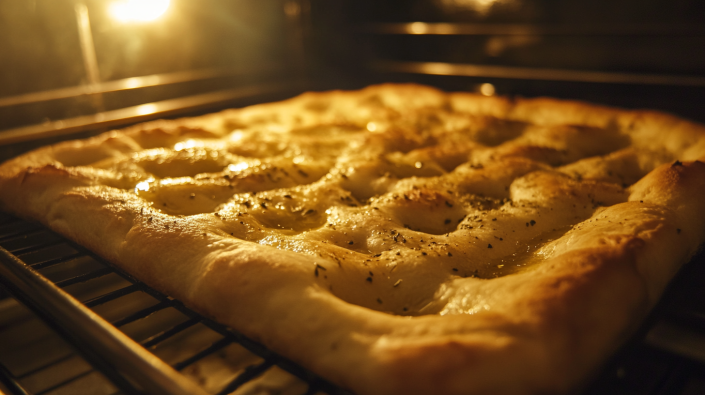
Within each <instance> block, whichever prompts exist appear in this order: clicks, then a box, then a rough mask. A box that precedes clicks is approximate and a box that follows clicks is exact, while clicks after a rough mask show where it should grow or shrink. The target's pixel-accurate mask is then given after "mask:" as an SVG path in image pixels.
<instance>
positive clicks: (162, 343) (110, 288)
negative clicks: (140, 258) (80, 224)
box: [0, 213, 348, 395]
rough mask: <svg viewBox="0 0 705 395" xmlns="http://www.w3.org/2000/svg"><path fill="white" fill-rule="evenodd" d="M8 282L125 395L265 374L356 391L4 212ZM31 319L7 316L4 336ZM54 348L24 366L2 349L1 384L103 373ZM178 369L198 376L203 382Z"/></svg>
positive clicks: (238, 384) (222, 390)
mask: <svg viewBox="0 0 705 395" xmlns="http://www.w3.org/2000/svg"><path fill="white" fill-rule="evenodd" d="M0 280H1V281H2V282H1V283H2V284H3V285H4V286H5V287H7V289H8V290H10V291H11V293H12V294H13V295H14V296H15V297H17V298H18V299H19V300H21V301H22V302H23V303H24V304H26V305H28V306H30V307H31V308H32V310H34V311H35V312H36V313H37V314H38V315H39V316H40V317H41V318H42V319H43V320H44V321H45V322H46V323H47V324H48V325H49V326H50V327H52V328H53V329H54V330H56V331H57V332H59V333H60V334H61V335H62V336H63V337H64V338H66V339H67V340H68V341H69V342H70V343H71V344H72V345H73V346H74V347H76V349H78V351H79V352H80V353H81V355H83V356H84V357H85V358H86V359H87V360H89V361H90V362H91V363H92V364H93V366H95V367H96V368H97V369H99V370H100V372H101V373H102V374H103V375H105V376H106V377H108V378H109V379H110V381H111V382H112V384H114V385H116V386H117V387H118V388H119V389H120V390H121V391H122V393H128V394H131V393H149V394H180V393H183V394H187V393H189V394H198V393H206V392H207V393H216V394H223V395H224V394H229V393H232V392H233V391H236V390H237V389H238V388H243V386H248V385H249V386H261V387H262V388H266V386H267V385H269V384H267V381H266V380H265V379H263V377H265V378H266V377H267V376H270V378H269V380H270V381H274V382H278V383H279V384H281V383H282V382H283V383H284V384H283V385H286V386H287V388H289V389H290V390H291V389H293V390H294V391H296V390H298V391H299V393H306V394H316V393H320V394H323V393H328V394H339V395H343V394H348V393H347V392H346V391H344V390H342V389H339V388H337V387H336V386H334V385H332V384H330V383H328V382H327V381H325V380H323V379H321V378H320V377H318V376H316V375H315V374H313V373H310V372H308V371H306V370H305V369H303V368H301V367H299V366H298V365H296V364H294V363H293V362H291V361H289V360H287V359H285V358H283V357H280V356H278V355H276V354H274V353H272V352H270V351H269V350H267V349H265V348H264V347H262V346H261V345H259V344H257V343H255V342H252V341H251V340H249V339H247V338H245V337H244V336H242V335H241V334H239V333H237V332H234V331H232V330H231V329H229V328H226V327H224V326H222V325H220V324H217V323H215V322H213V321H210V320H209V319H206V318H204V317H201V316H199V315H197V314H196V313H194V312H193V311H191V310H189V309H188V308H186V307H185V306H183V305H182V304H181V303H180V302H178V301H176V300H174V299H171V298H169V297H166V296H164V295H162V294H160V293H158V292H156V291H154V290H153V289H151V288H149V287H147V286H146V285H144V284H142V283H140V282H139V281H137V280H134V279H133V278H131V277H130V276H129V275H127V274H125V273H123V272H122V271H120V270H119V269H116V268H113V267H112V266H110V265H109V264H107V263H106V262H104V261H103V260H101V259H100V258H98V257H96V256H94V255H93V254H91V253H90V252H88V251H86V250H84V249H83V248H82V247H80V246H77V245H74V244H73V243H70V242H67V241H66V240H64V239H63V238H61V237H60V236H57V235H56V234H54V233H52V232H50V231H47V230H46V229H44V228H43V227H42V226H40V225H38V224H35V223H31V222H27V221H22V220H18V219H15V218H12V217H9V216H5V215H4V214H2V213H0ZM69 295H71V296H69ZM6 300H7V299H6ZM18 322H19V323H18ZM23 322H24V321H23V320H21V319H20V320H17V319H16V320H15V322H0V338H1V337H3V336H6V335H7V333H6V332H8V331H10V332H12V326H13V325H22V324H23ZM108 322H110V324H108ZM111 324H112V325H111ZM117 328H119V330H118V329H117ZM5 340H7V339H5ZM0 343H3V342H2V341H0ZM138 344H140V345H141V346H142V347H144V348H146V349H148V350H150V351H152V353H150V352H147V351H146V350H145V349H144V348H142V347H140V346H138ZM20 346H21V345H20ZM8 347H9V348H12V344H9V342H7V341H5V345H4V346H0V349H3V348H4V349H5V353H6V354H8V355H9V354H12V353H11V352H7V349H8ZM50 350H51V352H48V353H46V354H39V355H35V356H34V358H33V360H32V361H31V363H30V367H26V368H24V369H20V370H21V371H19V372H13V371H11V369H9V368H8V367H7V366H6V365H5V364H6V361H5V360H4V358H3V357H2V356H0V383H3V384H4V385H5V387H6V388H7V389H8V391H12V392H11V393H12V394H29V393H35V394H37V395H40V394H50V393H54V392H55V391H57V390H58V389H59V388H60V387H62V386H68V385H69V384H71V383H73V382H75V381H77V380H80V379H82V378H85V377H87V376H89V375H91V374H95V372H94V371H93V370H92V369H90V368H89V367H88V366H87V365H86V364H85V362H81V361H80V358H79V360H78V361H76V359H77V356H76V355H75V353H74V352H73V351H71V350H70V349H66V348H65V347H64V348H63V349H62V348H61V347H57V346H55V347H51V348H50ZM16 351H17V350H16ZM21 351H22V350H19V352H21ZM57 351H58V355H56V354H57V353H56V352H57ZM62 351H63V352H62ZM25 352H28V351H25ZM0 354H2V353H0ZM155 355H156V356H155ZM69 361H72V363H73V365H75V366H79V365H80V366H82V368H81V369H78V370H76V369H73V370H71V369H69V370H70V371H71V374H70V375H69V376H68V377H61V378H60V379H57V378H56V377H54V376H56V370H57V369H58V368H59V367H60V366H61V365H64V364H66V363H67V362H69ZM4 365H5V366H4ZM64 370H65V369H64ZM52 371H53V372H52ZM176 371H180V372H182V373H184V372H185V374H186V376H188V377H191V378H192V379H196V380H198V381H200V384H201V385H202V386H203V387H205V389H202V388H200V387H198V386H196V385H195V384H194V383H193V381H192V380H187V379H185V378H184V376H182V375H180V374H178V373H176ZM203 374H206V376H205V377H204V376H203ZM42 375H44V378H43V379H42ZM37 377H39V379H37ZM42 380H43V381H44V382H42ZM258 380H260V381H261V382H258ZM47 381H50V382H51V383H50V384H47V383H46V382H47ZM30 387H33V388H30ZM0 388H1V387H0ZM100 388H102V390H103V391H104V393H105V394H111V393H114V392H115V391H116V389H115V388H114V387H112V386H111V385H110V384H103V385H102V387H100ZM204 390H205V391H206V392H204ZM30 391H32V392H30Z"/></svg>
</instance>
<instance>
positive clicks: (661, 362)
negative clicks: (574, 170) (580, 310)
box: [0, 0, 705, 395]
mask: <svg viewBox="0 0 705 395" xmlns="http://www.w3.org/2000/svg"><path fill="white" fill-rule="evenodd" d="M135 3H139V2H134V1H128V0H115V1H102V0H100V1H99V0H82V1H81V0H61V1H55V0H28V1H26V2H2V4H0V33H2V36H1V37H3V38H1V39H0V54H2V55H0V160H4V159H7V158H10V157H12V156H15V155H18V154H20V153H22V152H25V151H27V150H29V149H32V148H35V147H38V146H40V145H43V144H48V143H52V142H57V141H61V140H65V139H72V138H81V137H86V136H91V135H95V134H98V133H101V132H104V131H107V130H110V129H112V128H118V127H123V126H127V125H130V124H134V123H137V122H141V121H145V120H149V119H156V118H165V117H166V118H169V117H180V116H188V115H197V114H202V113H207V112H211V111H216V110H218V109H223V108H227V107H240V106H245V105H249V104H254V103H260V102H266V101H273V100H279V99H284V98H287V97H291V96H293V95H296V94H298V93H301V92H304V91H307V90H325V89H354V88H361V87H364V86H366V85H369V84H371V83H378V82H418V83H424V84H429V85H433V86H436V87H439V88H442V89H445V90H449V91H453V90H456V91H457V90H463V91H474V92H478V93H481V94H484V95H520V96H526V97H534V96H552V97H559V98H567V99H578V100H587V101H593V102H599V103H604V104H609V105H615V106H621V107H626V108H655V109H659V110H663V111H667V112H671V113H675V114H677V115H680V116H683V117H686V118H690V119H694V120H698V121H701V122H705V112H703V110H702V107H703V103H705V51H703V50H702V49H703V48H705V3H703V2H699V1H695V0H679V1H669V2H666V1H659V0H653V1H648V2H644V1H639V2H637V1H634V0H631V1H618V2H614V1H606V0H599V1H554V0H412V1H401V0H390V1H386V2H378V1H372V0H358V1H350V0H345V1H337V2H330V1H323V0H274V1H268V2H257V1H249V0H202V1H198V2H193V1H188V0H171V1H168V0H150V1H144V2H142V3H143V5H144V4H148V3H149V4H152V8H150V9H140V8H139V7H138V8H134V9H131V8H130V7H137V6H135V5H134V4H135ZM160 7H161V8H160ZM130 10H132V11H130ZM160 11H161V12H162V13H161V14H159V12H160ZM155 15H156V16H155ZM0 193H2V192H1V191H0ZM0 247H1V249H0V261H1V262H0V263H1V264H2V265H1V266H0V392H4V393H7V394H36V395H39V394H80V393H85V394H116V393H126V394H128V393H129V394H131V393H150V394H160V393H164V394H177V393H195V392H193V391H203V392H204V393H212V394H229V393H236V394H346V393H348V392H347V391H346V390H345V389H343V388H338V387H336V386H335V385H333V384H331V383H329V382H327V381H326V380H325V379H324V378H321V377H319V376H317V375H315V374H314V373H312V372H309V371H306V370H305V369H303V368H301V367H299V366H297V365H296V364H294V363H293V362H291V361H288V360H286V359H285V358H283V357H281V356H278V355H276V354H274V353H272V352H271V351H269V350H267V349H266V348H264V347H262V346H261V345H259V344H257V343H256V342H253V341H251V340H250V339H246V338H244V337H243V336H242V335H240V334H238V333H237V332H235V331H232V330H231V329H228V328H225V327H223V326H222V325H219V324H217V323H214V322H212V321H210V320H208V319H207V318H205V317H201V316H199V315H198V314H196V313H194V312H192V311H190V310H189V309H187V308H186V307H184V306H183V305H182V304H180V303H179V302H178V301H176V300H173V299H171V298H169V297H168V296H165V295H161V294H159V293H158V292H156V291H154V290H152V289H150V288H149V287H146V286H145V285H143V284H141V283H140V282H139V281H136V280H135V279H133V278H131V277H130V276H129V275H126V274H125V273H123V272H121V271H120V270H118V269H116V268H114V267H112V266H111V265H110V264H108V263H106V262H104V261H103V260H101V259H100V258H98V257H96V256H94V255H93V254H91V253H90V252H89V251H86V250H84V249H83V248H81V247H80V246H77V245H75V244H73V243H71V242H69V241H66V240H64V239H63V238H61V237H59V236H57V235H55V234H53V233H52V232H50V231H48V230H46V229H44V228H42V227H41V226H39V225H37V224H35V223H32V222H28V221H25V220H22V219H18V218H15V217H12V216H10V215H7V214H0ZM37 274H38V275H39V276H37ZM47 280H48V281H47ZM57 289H58V290H62V291H63V292H64V293H61V292H60V291H57ZM57 292H58V293H57ZM65 294H68V295H71V296H72V297H73V298H75V299H76V300H78V301H80V302H81V303H80V304H81V305H82V306H79V307H76V306H74V305H72V303H73V302H72V301H71V299H69V298H65ZM62 295H64V296H62ZM56 303H58V304H56ZM86 308H87V309H88V310H86ZM94 313H95V314H97V315H98V316H99V317H102V321H101V320H100V319H98V318H95V317H94V316H92V315H91V314H94ZM73 314H77V316H75V320H71V319H68V318H69V317H73ZM86 317H88V318H90V319H91V320H92V321H95V322H98V321H101V322H103V323H108V326H109V327H110V328H118V329H119V331H120V332H121V333H123V334H124V335H127V339H126V338H125V337H124V336H123V337H120V336H121V335H116V334H115V333H114V332H111V329H105V328H106V326H101V325H98V326H97V327H96V328H95V330H90V331H88V333H84V331H86V329H85V328H83V327H81V326H78V325H77V322H81V321H80V320H81V319H85V318H86ZM91 317H92V318H91ZM92 321H91V322H92ZM96 342H97V343H96ZM112 342H117V343H116V344H117V345H116V346H114V347H113V348H111V347H112V346H110V347H108V345H112V344H113V343H112ZM137 344H139V345H141V346H142V347H144V348H145V349H147V350H148V351H149V353H150V354H144V353H142V352H141V351H139V350H138V351H135V347H137V348H138V349H139V346H137ZM115 347H116V348H115ZM151 355H154V356H156V357H157V358H158V359H159V361H161V362H159V361H156V362H155V361H154V360H153V359H150V358H153V357H151ZM132 358H136V359H132ZM140 361H141V362H140ZM142 364H143V365H142ZM177 372H179V373H177ZM184 376H185V377H187V380H188V381H187V382H184V380H183V377H184ZM702 377H705V255H704V254H700V255H699V256H697V257H696V258H695V259H693V261H692V262H690V263H689V264H688V265H687V266H686V267H684V269H683V270H682V271H681V273H680V274H679V276H678V278H677V279H676V280H675V281H674V282H673V284H672V285H671V287H670V288H669V289H668V291H667V293H666V295H665V296H664V298H663V300H662V302H661V303H660V304H659V305H658V306H657V308H656V309H655V311H654V312H653V313H652V315H651V316H650V317H649V318H648V320H647V321H646V322H645V323H644V325H643V326H642V327H641V328H640V329H639V330H638V331H637V332H636V333H635V334H634V336H633V337H632V339H631V340H630V341H629V342H628V343H627V344H626V345H625V346H624V347H623V348H622V349H621V350H620V351H619V352H618V353H616V355H615V356H614V357H613V358H612V359H611V360H610V361H608V362H607V363H606V364H605V365H604V366H603V367H602V369H601V370H600V371H599V372H595V374H594V376H593V378H592V380H591V381H590V382H589V383H586V385H585V387H584V388H582V389H581V390H580V391H579V393H581V394H585V395H588V394H589V395H593V394H595V395H596V394H654V395H656V394H681V395H693V394H702V393H705V380H704V379H703V378H702ZM193 383H196V385H197V387H198V389H197V390H194V389H193V388H192V387H191V385H192V384H193Z"/></svg>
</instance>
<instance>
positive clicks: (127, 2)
mask: <svg viewBox="0 0 705 395" xmlns="http://www.w3.org/2000/svg"><path fill="white" fill-rule="evenodd" d="M170 3H171V0H114V1H113V2H112V3H111V4H110V8H109V9H110V15H112V16H113V18H115V19H117V20H118V21H120V22H149V21H153V20H155V19H157V18H159V17H160V16H162V15H163V14H164V13H165V12H166V10H167V9H168V8H169V4H170Z"/></svg>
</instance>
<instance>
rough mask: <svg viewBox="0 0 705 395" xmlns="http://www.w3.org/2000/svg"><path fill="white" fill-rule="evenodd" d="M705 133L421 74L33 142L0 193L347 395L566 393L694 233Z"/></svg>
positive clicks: (624, 328) (687, 249)
mask: <svg viewBox="0 0 705 395" xmlns="http://www.w3.org/2000/svg"><path fill="white" fill-rule="evenodd" d="M698 159H705V129H704V128H703V127H702V126H700V125H696V124H693V123H689V122H687V121H683V120H680V119H678V118H675V117H672V116H669V115H664V114H659V113H653V112H631V111H623V110H616V109H611V108H605V107H599V106H593V105H588V104H584V103H577V102H562V101H557V100H553V99H519V100H509V99H505V98H496V97H492V98H486V97H482V96H476V95H471V94H464V93H453V94H445V93H443V92H440V91H437V90H435V89H432V88H428V87H423V86H417V85H379V86H373V87H369V88H366V89H364V90H362V91H358V92H340V91H335V92H327V93H308V94H304V95H302V96H300V97H298V98H294V99H291V100H288V101H285V102H281V103H272V104H266V105H260V106H253V107H249V108H245V109H241V110H228V111H224V112H221V113H218V114H213V115H208V116H204V117H199V118H191V119H185V120H178V121H158V122H152V123H148V124H143V125H138V126H135V127H132V128H130V129H127V130H125V131H122V132H110V133H108V134H105V135H101V136H98V137H95V138H92V139H88V140H84V141H78V142H67V143H61V144H58V145H55V146H51V147H45V148H42V149H39V150H37V151H34V152H32V153H29V154H27V155H25V156H22V157H19V158H16V159H14V160H12V161H9V162H6V163H5V164H3V165H2V166H0V188H1V190H2V193H0V203H1V204H2V207H3V208H5V209H7V210H11V211H13V212H15V213H18V214H20V215H22V216H25V217H30V218H35V219H38V220H40V221H42V222H43V223H45V224H46V225H48V226H49V227H51V228H52V229H54V230H56V231H58V232H60V233H62V234H64V235H66V236H68V237H70V238H72V239H74V240H76V241H78V242H79V243H82V244H83V245H86V246H87V247H89V248H91V249H92V250H94V251H96V252H97V253H99V254H101V255H103V256H104V257H106V258H107V259H109V260H111V261H113V262H115V263H116V264H118V265H120V266H122V267H123V268H125V269H126V270H127V271H129V272H130V273H132V274H134V275H135V276H136V277H138V278H140V279H142V280H143V281H145V282H146V283H147V284H150V285H151V286H153V287H155V288H157V289H160V290H162V291H164V292H166V293H167V294H169V295H171V296H174V297H176V298H178V299H180V300H183V301H184V302H185V303H187V304H188V305H190V306H192V307H194V308H196V309H197V310H198V311H200V312H202V313H203V314H206V315H208V316H210V317H213V318H215V319H216V320H218V321H220V322H223V323H225V324H228V325H230V326H232V327H234V328H236V329H238V330H240V331H242V332H243V333H245V334H246V335H248V336H250V337H252V338H254V339H256V340H259V341H261V342H263V343H264V344H265V345H267V346H268V347H270V348H272V349H273V350H275V351H276V352H279V353H281V354H283V355H285V356H287V357H289V358H291V359H293V360H295V361H297V362H299V363H301V364H302V365H304V366H306V367H308V368H310V369H312V370H313V371H315V372H317V373H319V374H321V375H323V376H324V377H327V378H329V379H330V380H333V381H335V382H337V383H339V384H341V385H343V386H345V387H347V388H351V389H353V390H354V391H355V392H357V393H360V394H392V393H408V394H415V393H417V394H426V393H436V394H486V393H493V394H535V393H541V394H545V393H563V392H566V391H568V390H570V389H571V388H574V387H575V386H576V385H578V384H580V383H581V381H583V380H585V378H586V377H587V376H588V375H589V374H590V373H591V372H592V371H593V370H594V369H595V368H596V367H597V366H598V365H599V363H600V362H601V361H603V360H604V358H605V357H606V356H607V355H609V353H610V352H612V351H613V350H614V349H615V348H616V347H617V346H618V345H619V344H620V342H621V341H623V340H624V339H625V337H626V336H628V335H629V334H630V332H631V331H632V330H633V329H634V327H635V325H637V324H638V322H639V320H640V319H641V318H642V317H643V316H644V315H645V314H646V313H647V312H648V310H649V308H650V307H651V306H653V304H654V303H655V302H656V301H657V299H658V297H659V295H660V294H661V292H662V291H663V289H664V287H665V286H666V283H667V282H668V280H669V279H670V278H671V277H672V276H673V275H674V274H675V272H676V271H677V270H678V268H679V267H680V265H681V264H683V263H684V262H685V261H687V260H688V259H689V258H690V257H691V256H692V255H693V254H694V253H695V251H696V250H697V249H698V247H699V246H700V245H701V243H702V242H703V240H705V201H703V199H701V198H700V196H701V194H702V191H704V190H705V164H704V163H702V162H699V161H698Z"/></svg>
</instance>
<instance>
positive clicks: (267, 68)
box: [0, 65, 281, 107]
mask: <svg viewBox="0 0 705 395" xmlns="http://www.w3.org/2000/svg"><path fill="white" fill-rule="evenodd" d="M277 71H281V68H280V67H279V66H275V65H260V66H258V67H257V68H256V69H255V68H248V69H200V70H189V71H180V72H174V73H165V74H153V75H145V76H141V77H131V78H123V79H120V80H115V81H106V82H99V83H96V84H92V85H80V86H72V87H69V88H62V89H53V90H48V91H42V92H36V93H26V94H23V95H17V96H10V97H0V107H9V106H18V105H22V104H32V103H38V102H44V101H50V100H60V99H70V98H74V97H79V96H85V95H93V94H100V93H111V92H119V91H127V90H133V89H140V88H148V87H152V86H165V85H172V84H178V83H183V82H196V81H203V80H208V79H214V78H222V77H231V76H238V75H245V76H250V77H252V76H253V75H262V74H263V73H274V72H277Z"/></svg>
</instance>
